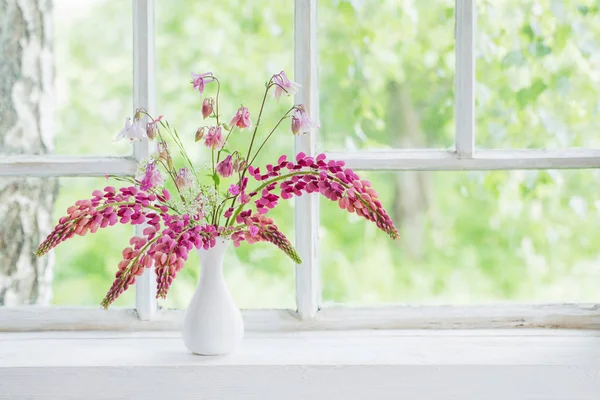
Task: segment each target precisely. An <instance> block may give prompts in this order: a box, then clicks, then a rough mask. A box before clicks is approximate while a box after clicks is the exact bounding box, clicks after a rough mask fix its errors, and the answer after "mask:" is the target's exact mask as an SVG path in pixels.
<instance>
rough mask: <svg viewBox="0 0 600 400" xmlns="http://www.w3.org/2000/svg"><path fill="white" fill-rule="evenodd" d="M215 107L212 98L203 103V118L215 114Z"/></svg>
mask: <svg viewBox="0 0 600 400" xmlns="http://www.w3.org/2000/svg"><path fill="white" fill-rule="evenodd" d="M214 106H215V99H213V98H212V97H207V98H205V99H204V101H203V102H202V116H203V117H204V119H206V118H208V117H209V116H210V115H211V114H212V113H213V108H214Z"/></svg>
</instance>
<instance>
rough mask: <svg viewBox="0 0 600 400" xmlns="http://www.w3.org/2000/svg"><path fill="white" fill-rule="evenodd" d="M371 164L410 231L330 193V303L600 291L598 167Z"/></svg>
mask: <svg viewBox="0 0 600 400" xmlns="http://www.w3.org/2000/svg"><path fill="white" fill-rule="evenodd" d="M362 175H364V176H365V177H366V178H367V179H369V180H371V182H372V183H373V186H374V188H375V189H377V190H378V191H379V193H380V199H381V201H382V203H383V204H384V206H387V208H388V211H389V213H390V216H392V219H393V220H394V221H396V224H397V226H398V229H399V230H400V234H401V237H400V240H399V241H396V242H393V241H391V240H390V239H389V238H388V237H387V236H386V234H385V233H383V232H381V231H379V230H378V229H377V227H376V226H375V225H374V224H372V223H369V222H368V221H365V220H364V219H361V218H359V217H357V216H356V214H348V213H347V212H345V211H342V210H340V209H339V208H338V206H337V204H334V203H331V202H330V201H328V200H325V199H324V200H322V201H321V206H322V208H321V230H320V249H319V264H320V266H321V269H322V275H323V302H324V303H325V304H330V303H345V304H355V305H371V304H383V303H411V304H480V303H495V302H518V303H537V302H596V301H598V300H600V294H599V292H598V289H597V286H598V284H597V283H598V279H599V278H600V259H599V257H598V246H597V244H598V243H599V242H600V234H599V232H598V224H599V223H600V203H599V202H598V200H597V195H596V191H595V190H590V188H595V187H597V186H598V184H599V183H600V171H597V170H572V171H554V170H549V171H495V172H434V173H430V172H399V173H391V172H372V173H361V176H362Z"/></svg>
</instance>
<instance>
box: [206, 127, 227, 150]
mask: <svg viewBox="0 0 600 400" xmlns="http://www.w3.org/2000/svg"><path fill="white" fill-rule="evenodd" d="M222 131H223V130H222V128H221V127H220V126H211V127H210V128H209V130H208V133H207V134H206V136H205V139H204V145H205V146H206V147H212V149H213V150H221V149H222V148H223V146H224V145H225V138H224V137H223V134H222Z"/></svg>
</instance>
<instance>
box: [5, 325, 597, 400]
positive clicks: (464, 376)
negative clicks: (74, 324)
mask: <svg viewBox="0 0 600 400" xmlns="http://www.w3.org/2000/svg"><path fill="white" fill-rule="evenodd" d="M3 396H6V397H3ZM19 396H22V398H35V396H39V397H43V398H60V399H71V398H73V399H82V398H84V399H93V398H104V399H106V398H144V399H167V398H168V399H187V398H190V399H192V398H193V399H200V398H202V399H204V398H210V399H212V398H215V399H242V398H244V399H261V400H268V399H278V400H279V399H285V400H291V399H338V398H339V399H344V400H350V399H388V398H389V399H392V398H393V399H396V398H402V399H426V400H436V399H460V400H465V399H498V400H500V399H502V400H505V399H511V400H516V399H544V400H550V399H569V400H574V399H590V400H591V399H594V400H597V399H598V398H599V396H600V332H598V331H575V330H470V331H465V330H463V331H434V330H429V331H422V330H403V331H394V330H388V331H373V330H359V331H337V332H325V331H310V332H263V333H258V332H251V333H248V334H247V336H246V338H245V340H244V342H243V345H242V347H241V348H240V349H239V350H238V351H237V352H236V353H234V354H232V355H229V356H225V357H201V356H195V355H192V354H189V353H188V351H187V350H186V349H185V347H184V345H183V343H182V341H181V339H180V337H179V334H178V333H176V332H132V333H126V332H39V333H37V332H23V333H0V399H2V398H21V397H19Z"/></svg>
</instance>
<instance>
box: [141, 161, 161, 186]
mask: <svg viewBox="0 0 600 400" xmlns="http://www.w3.org/2000/svg"><path fill="white" fill-rule="evenodd" d="M163 181H164V180H163V177H162V174H161V173H160V171H159V170H158V169H157V168H156V163H150V164H148V166H147V167H146V174H145V175H144V179H142V182H141V184H140V189H142V190H144V191H146V190H148V189H152V188H153V187H156V186H160V185H162V183H163Z"/></svg>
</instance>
